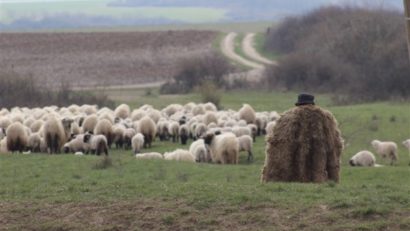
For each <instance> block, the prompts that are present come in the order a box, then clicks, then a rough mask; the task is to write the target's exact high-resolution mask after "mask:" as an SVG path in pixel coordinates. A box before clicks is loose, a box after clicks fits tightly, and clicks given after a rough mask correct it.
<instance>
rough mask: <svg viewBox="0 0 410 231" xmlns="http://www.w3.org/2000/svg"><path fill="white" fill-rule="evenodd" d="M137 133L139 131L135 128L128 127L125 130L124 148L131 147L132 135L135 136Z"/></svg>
mask: <svg viewBox="0 0 410 231" xmlns="http://www.w3.org/2000/svg"><path fill="white" fill-rule="evenodd" d="M135 134H137V132H136V131H135V129H134V128H126V129H125V130H124V133H123V134H122V140H123V145H124V149H126V150H128V149H131V146H132V137H134V136H135Z"/></svg>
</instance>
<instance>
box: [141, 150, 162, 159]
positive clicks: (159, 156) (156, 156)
mask: <svg viewBox="0 0 410 231" xmlns="http://www.w3.org/2000/svg"><path fill="white" fill-rule="evenodd" d="M135 158H137V159H144V160H150V159H163V158H164V157H163V156H162V154H161V153H158V152H147V153H141V154H136V155H135Z"/></svg>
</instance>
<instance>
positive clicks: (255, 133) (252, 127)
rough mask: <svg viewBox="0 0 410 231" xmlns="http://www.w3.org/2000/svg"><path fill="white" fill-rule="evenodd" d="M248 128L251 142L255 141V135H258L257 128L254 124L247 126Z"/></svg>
mask: <svg viewBox="0 0 410 231" xmlns="http://www.w3.org/2000/svg"><path fill="white" fill-rule="evenodd" d="M248 128H249V129H250V130H251V136H252V139H253V142H255V141H256V135H258V127H257V126H256V125H255V124H248Z"/></svg>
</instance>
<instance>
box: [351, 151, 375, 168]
mask: <svg viewBox="0 0 410 231" xmlns="http://www.w3.org/2000/svg"><path fill="white" fill-rule="evenodd" d="M349 164H350V165H351V166H363V167H373V166H375V164H376V158H375V157H374V155H373V153H371V152H369V151H367V150H364V151H360V152H358V153H356V154H355V155H354V156H352V158H350V160H349Z"/></svg>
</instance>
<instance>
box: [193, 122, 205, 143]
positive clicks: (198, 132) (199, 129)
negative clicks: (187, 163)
mask: <svg viewBox="0 0 410 231" xmlns="http://www.w3.org/2000/svg"><path fill="white" fill-rule="evenodd" d="M206 131H207V129H206V125H205V124H204V123H198V124H197V125H196V127H195V133H194V139H195V140H196V139H199V138H200V137H202V136H203V135H204V134H205V133H206Z"/></svg>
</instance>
